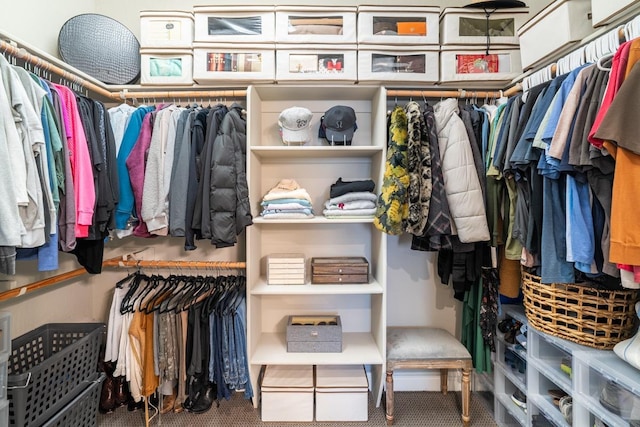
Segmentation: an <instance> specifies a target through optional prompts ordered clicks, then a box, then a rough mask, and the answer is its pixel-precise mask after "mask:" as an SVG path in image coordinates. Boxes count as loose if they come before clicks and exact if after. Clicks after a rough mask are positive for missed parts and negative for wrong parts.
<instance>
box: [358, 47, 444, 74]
mask: <svg viewBox="0 0 640 427" xmlns="http://www.w3.org/2000/svg"><path fill="white" fill-rule="evenodd" d="M438 51H439V48H438V47H437V46H375V45H361V46H360V47H359V49H358V81H366V82H374V81H375V82H394V83H402V82H420V83H436V82H437V81H438V73H439V65H438V64H439V60H440V54H439V52H438Z"/></svg>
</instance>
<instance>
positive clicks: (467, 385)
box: [462, 369, 471, 427]
mask: <svg viewBox="0 0 640 427" xmlns="http://www.w3.org/2000/svg"><path fill="white" fill-rule="evenodd" d="M470 377H471V371H470V370H469V369H463V370H462V424H463V425H464V426H465V427H467V426H469V423H470V422H471V416H470V415H469V405H470V400H471V379H470Z"/></svg>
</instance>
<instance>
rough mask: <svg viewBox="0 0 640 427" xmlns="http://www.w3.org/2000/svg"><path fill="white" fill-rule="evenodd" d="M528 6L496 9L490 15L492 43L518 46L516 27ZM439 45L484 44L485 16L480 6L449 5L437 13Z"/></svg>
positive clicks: (525, 16) (522, 22)
mask: <svg viewBox="0 0 640 427" xmlns="http://www.w3.org/2000/svg"><path fill="white" fill-rule="evenodd" d="M528 13H529V10H528V9H527V8H514V9H505V10H503V11H495V12H493V13H491V15H490V16H489V35H490V37H491V38H490V40H491V44H502V45H518V35H517V30H518V28H519V27H520V26H521V25H522V24H524V22H525V21H526V19H527V14H528ZM440 44H443V45H449V44H457V45H486V44H487V16H486V15H485V13H484V11H483V10H482V9H468V8H460V7H448V8H445V9H443V10H442V12H441V13H440Z"/></svg>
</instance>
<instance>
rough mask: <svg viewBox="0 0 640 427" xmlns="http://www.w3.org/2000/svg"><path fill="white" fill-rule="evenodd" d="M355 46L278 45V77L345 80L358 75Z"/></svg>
mask: <svg viewBox="0 0 640 427" xmlns="http://www.w3.org/2000/svg"><path fill="white" fill-rule="evenodd" d="M357 58H358V55H357V49H356V45H316V46H312V47H308V48H306V49H301V46H300V45H294V44H289V45H283V44H278V45H277V46H276V80H277V81H278V82H286V81H300V80H304V81H306V82H309V81H314V80H317V81H321V82H324V81H327V80H331V81H344V82H353V83H355V81H356V80H357V78H358V64H357V62H358V59H357Z"/></svg>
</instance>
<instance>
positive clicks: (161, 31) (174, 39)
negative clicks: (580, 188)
mask: <svg viewBox="0 0 640 427" xmlns="http://www.w3.org/2000/svg"><path fill="white" fill-rule="evenodd" d="M191 43H193V14H192V13H190V12H179V11H166V10H143V11H141V12H140V46H141V47H142V48H150V47H162V48H168V47H187V48H190V47H191Z"/></svg>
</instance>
